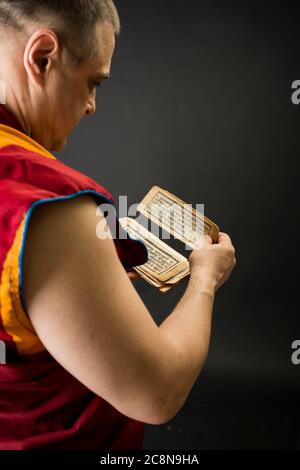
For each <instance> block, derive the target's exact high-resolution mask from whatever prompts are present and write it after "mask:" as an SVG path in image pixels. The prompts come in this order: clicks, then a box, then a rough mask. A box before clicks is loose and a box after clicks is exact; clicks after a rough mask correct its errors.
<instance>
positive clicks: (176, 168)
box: [60, 0, 300, 449]
mask: <svg viewBox="0 0 300 470" xmlns="http://www.w3.org/2000/svg"><path fill="white" fill-rule="evenodd" d="M116 3H117V6H118V7H119V11H120V15H121V20H122V28H123V31H122V34H121V36H120V38H119V39H118V41H117V48H116V53H115V57H114V61H113V66H112V75H113V78H112V80H111V81H110V82H109V83H107V84H105V85H104V87H103V88H102V89H101V90H100V93H99V96H98V100H97V103H98V110H97V111H98V112H97V115H96V116H94V117H92V118H87V119H85V120H84V122H83V124H82V125H81V126H80V127H79V128H78V129H77V130H76V131H75V133H74V135H73V136H72V138H71V139H70V142H69V145H68V147H67V149H66V151H64V153H63V154H62V155H61V156H60V158H61V159H62V160H63V161H65V162H66V163H67V164H69V165H71V166H73V167H74V168H77V169H79V170H80V171H82V172H84V173H86V174H88V175H89V176H91V177H93V178H94V179H95V180H97V181H98V182H99V183H100V184H102V185H104V186H105V187H107V188H108V189H109V190H110V192H111V193H112V194H113V195H114V196H115V197H118V196H119V195H127V196H128V198H129V203H130V204H132V203H135V202H139V201H140V200H141V199H142V198H143V196H144V195H145V194H146V192H147V191H148V190H149V189H150V188H151V187H152V185H154V184H156V185H160V186H162V187H164V188H166V189H168V190H169V191H171V192H173V193H174V194H177V195H178V196H179V197H181V198H182V199H184V200H185V201H186V202H189V203H199V204H200V203H204V204H205V213H206V215H207V216H208V217H210V218H211V219H212V220H214V221H215V222H216V223H217V224H218V225H219V226H220V228H221V230H222V231H225V232H227V233H229V235H230V236H231V238H232V240H233V242H234V245H235V248H236V252H237V266H236V268H235V270H234V273H233V274H232V276H231V278H230V281H228V283H227V284H225V286H224V287H223V288H222V289H221V290H220V291H219V292H218V294H217V297H216V301H215V306H214V320H213V330H212V342H211V348H210V353H209V356H208V360H207V363H206V366H205V369H204V371H203V373H202V374H201V376H200V377H199V379H198V381H197V383H196V384H195V386H194V388H193V390H192V392H191V394H190V396H189V398H188V400H187V402H186V404H185V406H184V408H183V409H182V410H181V411H180V413H179V414H178V415H177V416H176V417H175V418H174V419H173V420H172V421H171V422H170V423H168V424H166V425H164V426H147V427H146V437H145V448H146V449H150V448H157V449H193V448H194V449H196V448H197V449H215V448H217V449H229V448H234V449H239V448H289V447H296V446H297V441H298V447H299V446H300V444H299V441H300V436H299V435H300V412H299V400H298V397H299V391H300V381H299V377H300V365H299V366H294V365H292V363H291V354H292V349H291V343H292V341H293V340H295V339H300V319H299V307H298V302H296V294H297V290H298V289H299V288H298V280H299V271H295V269H293V268H295V266H296V256H297V252H298V250H299V247H298V239H299V237H298V232H297V229H298V221H297V216H298V214H299V211H298V200H299V197H298V194H299V193H298V191H297V186H298V176H299V171H298V161H297V160H298V158H299V138H298V135H299V134H298V132H299V130H298V129H299V119H300V105H299V106H295V105H293V104H292V102H291V94H292V90H291V83H292V82H293V81H294V80H297V79H300V57H299V55H300V54H299V50H297V44H298V43H299V27H300V16H299V10H297V9H296V3H294V2H286V1H281V2H279V1H275V2H272V3H267V2H263V1H251V2H250V1H243V2H240V1H239V2H233V1H226V2H224V1H212V0H205V1H202V0H153V1H150V0H127V1H126V2H124V1H123V0H119V1H117V2H116ZM136 286H137V289H138V291H139V293H140V295H141V296H142V298H143V300H144V302H145V303H146V305H147V306H148V308H149V310H150V312H151V313H152V314H153V317H154V318H155V320H156V321H157V323H160V322H161V321H162V320H163V319H164V318H165V317H166V316H167V315H168V314H169V313H170V312H171V310H172V309H173V307H174V306H175V305H176V302H177V301H178V300H179V299H180V297H181V295H182V294H183V292H184V289H185V287H186V283H185V282H184V283H183V284H182V285H180V286H179V287H177V288H176V289H174V291H171V292H170V293H167V294H160V293H159V292H157V291H156V290H155V289H154V288H152V287H151V286H149V285H148V284H146V283H144V282H143V281H138V283H137V284H136ZM297 300H298V299H297ZM178 380H180V377H178Z"/></svg>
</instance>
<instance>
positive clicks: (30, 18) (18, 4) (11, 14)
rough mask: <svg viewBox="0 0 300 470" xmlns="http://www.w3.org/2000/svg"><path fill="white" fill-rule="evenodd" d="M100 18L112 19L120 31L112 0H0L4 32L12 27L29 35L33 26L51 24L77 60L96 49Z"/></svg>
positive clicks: (117, 32)
mask: <svg viewBox="0 0 300 470" xmlns="http://www.w3.org/2000/svg"><path fill="white" fill-rule="evenodd" d="M100 22H109V23H111V24H112V26H113V28H114V31H115V34H119V32H120V19H119V15H118V12H117V9H116V7H115V5H114V2H113V0H0V35H1V36H2V35H3V33H4V34H5V33H7V30H8V29H10V30H13V31H14V33H16V32H19V33H20V35H21V36H23V35H24V36H25V39H26V36H27V35H28V34H29V33H31V32H32V28H33V27H43V28H45V27H46V28H49V29H51V30H53V31H54V32H55V33H56V35H57V37H58V38H59V40H60V41H61V44H62V46H65V47H66V48H67V49H68V51H69V52H71V53H72V55H73V56H74V58H76V59H77V60H78V62H80V61H81V60H83V59H85V58H86V57H87V56H91V55H93V54H94V53H96V52H97V51H96V49H95V34H96V25H97V24H98V23H100ZM1 41H2V39H1Z"/></svg>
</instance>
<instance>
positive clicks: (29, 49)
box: [24, 29, 59, 87]
mask: <svg viewBox="0 0 300 470" xmlns="http://www.w3.org/2000/svg"><path fill="white" fill-rule="evenodd" d="M58 54H59V42H58V38H57V36H56V34H55V33H54V32H53V31H50V30H47V29H45V30H39V31H36V32H35V33H34V34H32V36H31V37H30V38H29V40H28V42H27V45H26V47H25V51H24V67H25V70H26V72H27V75H28V77H29V78H30V80H31V82H32V83H33V84H34V85H37V86H39V87H42V86H43V84H44V83H45V78H46V75H47V73H48V72H49V70H50V69H51V66H52V65H53V62H54V60H55V59H57V58H58Z"/></svg>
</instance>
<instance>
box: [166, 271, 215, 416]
mask: <svg viewBox="0 0 300 470" xmlns="http://www.w3.org/2000/svg"><path fill="white" fill-rule="evenodd" d="M214 289H215V284H214V282H213V281H211V280H209V279H205V276H198V275H195V276H191V277H190V280H189V284H188V287H187V289H186V292H185V294H184V295H183V297H182V298H181V300H180V301H179V303H178V304H177V306H176V307H175V309H174V310H173V312H172V313H171V314H170V315H169V316H168V317H167V318H166V320H164V322H163V323H162V324H161V325H160V327H159V328H160V330H161V332H162V334H163V336H164V337H165V338H168V340H170V342H172V343H173V345H174V348H175V350H176V353H177V354H176V357H177V361H178V360H179V361H180V364H176V365H174V369H176V371H177V374H178V373H179V374H180V375H179V376H177V377H174V382H175V383H174V384H172V385H173V387H174V391H175V395H176V399H175V400H176V401H177V405H176V404H175V406H177V407H179V408H180V407H181V406H182V404H183V403H184V401H185V400H186V397H187V396H188V394H189V393H190V391H191V389H192V387H193V385H194V383H195V381H196V380H197V378H198V376H199V374H200V372H201V369H202V367H203V365H204V363H205V360H206V357H207V353H208V348H209V343H210V335H211V320H212V311H213V304H214V296H215V290H214ZM178 358H179V359H178ZM180 402H182V403H181V406H180Z"/></svg>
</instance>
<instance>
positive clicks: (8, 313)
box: [0, 216, 45, 355]
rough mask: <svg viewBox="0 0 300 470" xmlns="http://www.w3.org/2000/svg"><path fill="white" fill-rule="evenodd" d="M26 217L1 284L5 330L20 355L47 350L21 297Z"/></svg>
mask: <svg viewBox="0 0 300 470" xmlns="http://www.w3.org/2000/svg"><path fill="white" fill-rule="evenodd" d="M25 217H26V216H24V217H23V220H22V223H21V225H20V226H19V228H18V230H17V231H16V236H15V239H14V242H13V245H12V247H11V249H10V250H9V252H8V254H7V257H6V259H5V262H4V265H3V271H2V276H1V283H0V311H1V317H2V323H3V328H4V330H5V331H6V332H7V333H8V334H10V335H11V336H12V338H13V341H14V342H15V344H16V347H17V350H18V353H19V354H20V355H28V354H35V353H38V352H41V351H43V350H45V347H44V346H43V344H42V343H41V341H40V339H39V337H38V335H37V334H36V332H35V330H34V328H33V325H32V323H31V322H30V319H29V318H28V316H27V315H26V313H25V312H24V309H23V307H22V303H21V299H20V295H19V256H20V251H21V245H22V237H23V233H24V226H25Z"/></svg>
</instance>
